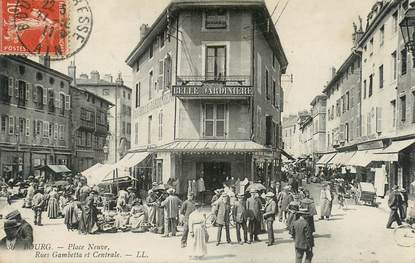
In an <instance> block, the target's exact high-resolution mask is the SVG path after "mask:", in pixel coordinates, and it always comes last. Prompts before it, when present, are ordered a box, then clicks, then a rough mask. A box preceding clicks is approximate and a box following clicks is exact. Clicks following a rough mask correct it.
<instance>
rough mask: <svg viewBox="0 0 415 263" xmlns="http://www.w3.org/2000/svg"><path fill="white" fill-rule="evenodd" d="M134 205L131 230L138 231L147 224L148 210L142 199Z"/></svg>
mask: <svg viewBox="0 0 415 263" xmlns="http://www.w3.org/2000/svg"><path fill="white" fill-rule="evenodd" d="M132 204H133V207H131V211H130V219H129V221H130V225H131V228H132V229H137V228H139V227H141V226H143V225H144V224H146V223H147V209H146V208H145V207H144V206H143V203H142V201H141V200H140V199H136V200H134V201H133V203H132Z"/></svg>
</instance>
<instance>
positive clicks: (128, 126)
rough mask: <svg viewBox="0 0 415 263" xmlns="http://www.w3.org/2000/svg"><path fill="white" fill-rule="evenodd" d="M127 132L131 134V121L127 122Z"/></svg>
mask: <svg viewBox="0 0 415 263" xmlns="http://www.w3.org/2000/svg"><path fill="white" fill-rule="evenodd" d="M127 134H128V135H130V134H131V123H129V122H128V123H127Z"/></svg>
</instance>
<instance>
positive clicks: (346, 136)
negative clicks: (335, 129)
mask: <svg viewBox="0 0 415 263" xmlns="http://www.w3.org/2000/svg"><path fill="white" fill-rule="evenodd" d="M344 138H345V140H346V142H349V124H348V123H347V122H346V123H345V125H344Z"/></svg>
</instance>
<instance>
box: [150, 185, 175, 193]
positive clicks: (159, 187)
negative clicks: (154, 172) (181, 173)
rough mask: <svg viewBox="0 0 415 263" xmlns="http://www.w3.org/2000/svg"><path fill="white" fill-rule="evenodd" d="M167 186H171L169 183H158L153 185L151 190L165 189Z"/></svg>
mask: <svg viewBox="0 0 415 263" xmlns="http://www.w3.org/2000/svg"><path fill="white" fill-rule="evenodd" d="M169 188H172V187H171V186H170V185H168V184H159V185H157V186H156V187H154V189H153V190H154V191H157V190H167V189H169Z"/></svg>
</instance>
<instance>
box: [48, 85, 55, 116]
mask: <svg viewBox="0 0 415 263" xmlns="http://www.w3.org/2000/svg"><path fill="white" fill-rule="evenodd" d="M48 109H49V112H55V94H54V91H53V89H48Z"/></svg>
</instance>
